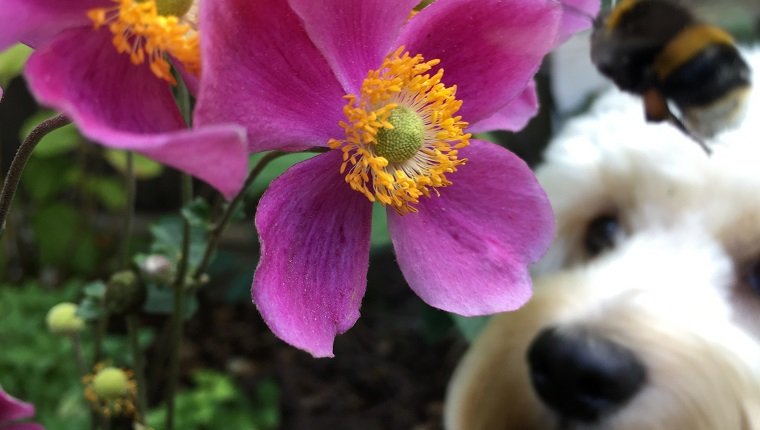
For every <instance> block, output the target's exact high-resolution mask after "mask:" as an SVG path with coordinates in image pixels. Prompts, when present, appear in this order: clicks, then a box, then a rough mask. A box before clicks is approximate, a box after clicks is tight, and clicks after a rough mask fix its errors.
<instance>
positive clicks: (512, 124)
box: [467, 81, 538, 133]
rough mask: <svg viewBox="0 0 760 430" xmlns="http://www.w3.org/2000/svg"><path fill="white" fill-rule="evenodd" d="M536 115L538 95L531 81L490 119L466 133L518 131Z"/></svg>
mask: <svg viewBox="0 0 760 430" xmlns="http://www.w3.org/2000/svg"><path fill="white" fill-rule="evenodd" d="M536 113H538V95H537V94H536V84H535V82H533V81H531V82H530V84H529V85H528V86H527V87H526V88H525V90H524V91H523V92H522V94H520V95H519V96H517V98H515V99H513V100H512V101H511V102H510V103H509V104H508V105H506V106H505V107H503V108H502V109H501V110H499V111H498V112H496V113H495V114H493V115H491V116H490V117H488V118H486V119H484V120H481V121H478V122H477V123H476V124H473V125H472V126H470V127H469V128H468V129H467V131H469V132H471V133H482V132H484V131H489V130H509V131H519V130H522V129H523V128H524V127H525V126H526V125H527V124H528V122H529V121H530V120H531V119H532V118H533V117H534V116H536Z"/></svg>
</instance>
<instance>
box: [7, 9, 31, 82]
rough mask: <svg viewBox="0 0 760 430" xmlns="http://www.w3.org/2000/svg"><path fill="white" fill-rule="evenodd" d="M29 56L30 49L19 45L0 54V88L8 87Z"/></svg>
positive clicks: (22, 68) (19, 72)
mask: <svg viewBox="0 0 760 430" xmlns="http://www.w3.org/2000/svg"><path fill="white" fill-rule="evenodd" d="M6 7H7V6H6ZM31 54H32V48H30V47H28V46H26V45H23V44H21V43H19V44H17V45H13V46H11V47H10V48H8V49H6V50H5V51H2V52H0V86H6V85H8V82H10V80H11V79H13V78H15V77H16V76H18V75H20V74H21V71H22V70H24V64H26V60H27V58H29V56H30V55H31Z"/></svg>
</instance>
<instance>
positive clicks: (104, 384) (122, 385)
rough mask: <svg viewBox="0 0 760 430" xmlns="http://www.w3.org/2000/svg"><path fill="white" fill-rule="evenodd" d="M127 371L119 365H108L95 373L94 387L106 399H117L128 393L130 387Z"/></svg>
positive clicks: (99, 395)
mask: <svg viewBox="0 0 760 430" xmlns="http://www.w3.org/2000/svg"><path fill="white" fill-rule="evenodd" d="M128 382H129V379H128V378H127V373H126V372H124V371H123V370H121V369H119V368H118V367H106V368H104V369H103V370H101V371H99V372H98V373H97V374H96V375H95V379H93V380H92V388H93V390H95V394H97V395H98V397H100V398H102V399H104V400H116V399H118V398H120V397H124V396H126V395H127V390H128V389H129V383H128Z"/></svg>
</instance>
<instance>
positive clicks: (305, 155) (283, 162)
mask: <svg viewBox="0 0 760 430" xmlns="http://www.w3.org/2000/svg"><path fill="white" fill-rule="evenodd" d="M265 154H267V153H266V152H263V153H258V154H254V155H252V156H251V159H250V163H249V164H250V165H251V166H256V164H257V163H258V162H259V160H261V158H262V157H264V155H265ZM315 155H317V154H316V153H313V152H296V153H293V154H286V155H283V156H281V157H277V158H275V159H274V160H272V161H271V162H270V163H269V164H267V166H266V167H265V168H264V170H262V171H261V173H260V174H259V176H258V178H256V181H255V182H254V183H253V186H251V187H249V188H248V195H249V196H256V195H259V194H261V193H263V192H264V190H265V189H266V188H267V187H268V186H269V183H270V182H272V180H274V178H276V177H278V176H280V175H281V174H282V172H284V171H286V170H287V169H288V168H289V167H290V166H292V165H294V164H296V163H299V162H301V161H303V160H308V159H309V158H311V157H313V156H315ZM338 167H340V166H336V169H337V168H338Z"/></svg>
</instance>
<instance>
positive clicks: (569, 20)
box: [556, 0, 601, 45]
mask: <svg viewBox="0 0 760 430" xmlns="http://www.w3.org/2000/svg"><path fill="white" fill-rule="evenodd" d="M600 6H601V2H600V0H562V10H563V12H562V21H561V22H560V26H559V33H558V35H557V43H556V44H557V45H559V44H560V43H562V42H564V41H565V40H567V39H568V38H570V36H572V35H573V34H575V33H577V32H579V31H582V30H585V29H587V28H589V27H591V24H592V23H593V21H594V17H595V16H596V15H597V14H598V13H599V7H600Z"/></svg>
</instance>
